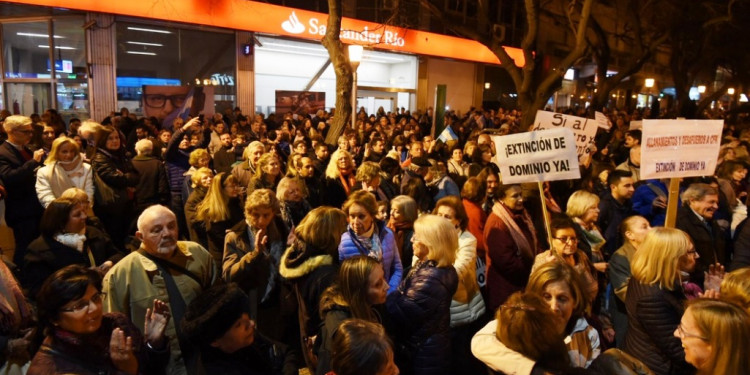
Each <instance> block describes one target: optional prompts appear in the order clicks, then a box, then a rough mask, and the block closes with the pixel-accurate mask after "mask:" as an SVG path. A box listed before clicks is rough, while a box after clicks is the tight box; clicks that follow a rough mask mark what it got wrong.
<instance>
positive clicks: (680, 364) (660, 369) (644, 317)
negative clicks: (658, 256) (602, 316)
mask: <svg viewBox="0 0 750 375" xmlns="http://www.w3.org/2000/svg"><path fill="white" fill-rule="evenodd" d="M686 300H687V298H686V297H685V294H684V293H683V291H682V287H681V286H679V285H676V286H675V290H674V291H669V290H664V289H662V288H660V287H659V286H658V285H644V284H641V283H640V282H638V281H636V280H635V279H633V278H631V279H630V281H629V282H628V296H627V301H626V302H625V305H626V308H627V312H628V331H627V333H625V346H624V350H625V352H627V353H628V354H630V355H632V356H633V357H635V358H637V359H640V360H641V361H642V362H643V363H644V364H646V366H648V367H649V368H650V369H651V370H652V371H653V372H654V374H657V375H667V374H686V375H687V374H692V373H695V368H693V367H692V366H691V365H689V364H688V363H687V362H685V351H684V350H683V349H682V343H681V342H680V339H678V338H677V337H675V336H674V331H675V329H677V326H678V325H679V324H680V319H682V314H683V313H684V311H685V308H684V303H685V301H686Z"/></svg>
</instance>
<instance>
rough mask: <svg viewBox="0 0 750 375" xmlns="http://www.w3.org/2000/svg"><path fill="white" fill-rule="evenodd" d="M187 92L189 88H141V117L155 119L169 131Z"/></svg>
mask: <svg viewBox="0 0 750 375" xmlns="http://www.w3.org/2000/svg"><path fill="white" fill-rule="evenodd" d="M189 91H190V87H189V86H143V99H142V100H143V103H142V105H143V115H144V116H146V117H151V116H154V117H156V118H157V119H159V122H161V126H162V128H163V129H170V130H171V129H172V121H174V119H175V118H176V117H177V115H178V114H179V112H180V109H182V106H183V105H184V104H185V100H186V99H187V96H188V92H189ZM202 104H203V103H201V105H202Z"/></svg>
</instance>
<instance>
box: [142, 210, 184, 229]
mask: <svg viewBox="0 0 750 375" xmlns="http://www.w3.org/2000/svg"><path fill="white" fill-rule="evenodd" d="M162 213H168V214H169V215H172V216H174V217H175V218H176V217H177V216H176V215H175V214H174V212H172V210H170V209H169V208H167V207H166V206H162V205H160V204H155V205H152V206H148V208H146V209H145V210H143V212H142V213H141V216H138V221H137V222H136V227H138V231H139V232H141V233H143V232H144V231H145V228H144V226H145V225H146V220H148V219H150V218H151V217H153V216H156V215H158V214H162Z"/></svg>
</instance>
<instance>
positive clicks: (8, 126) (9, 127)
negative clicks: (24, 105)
mask: <svg viewBox="0 0 750 375" xmlns="http://www.w3.org/2000/svg"><path fill="white" fill-rule="evenodd" d="M24 125H31V117H27V116H19V115H13V116H8V117H6V118H5V121H4V122H3V129H5V132H6V133H10V132H12V131H13V130H15V129H16V128H17V127H19V126H24Z"/></svg>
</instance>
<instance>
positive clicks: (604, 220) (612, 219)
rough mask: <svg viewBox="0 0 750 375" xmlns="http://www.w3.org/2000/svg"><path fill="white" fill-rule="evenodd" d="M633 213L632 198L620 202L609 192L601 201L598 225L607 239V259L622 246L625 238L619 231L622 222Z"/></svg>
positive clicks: (605, 245)
mask: <svg viewBox="0 0 750 375" xmlns="http://www.w3.org/2000/svg"><path fill="white" fill-rule="evenodd" d="M632 214H633V210H632V203H631V202H630V200H627V201H625V203H624V204H620V202H618V201H617V200H616V199H615V198H614V197H613V196H612V194H611V193H607V194H606V195H605V196H604V197H603V198H602V199H601V201H599V220H597V222H596V225H597V226H598V227H599V229H600V230H601V231H602V235H604V239H605V240H607V242H606V243H605V244H604V247H603V248H602V253H604V258H605V259H607V260H609V258H610V257H611V256H612V254H614V253H615V251H617V249H619V248H620V246H622V242H623V239H622V238H621V236H620V231H619V228H620V223H622V221H623V220H625V219H626V218H627V217H628V216H630V215H632Z"/></svg>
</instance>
